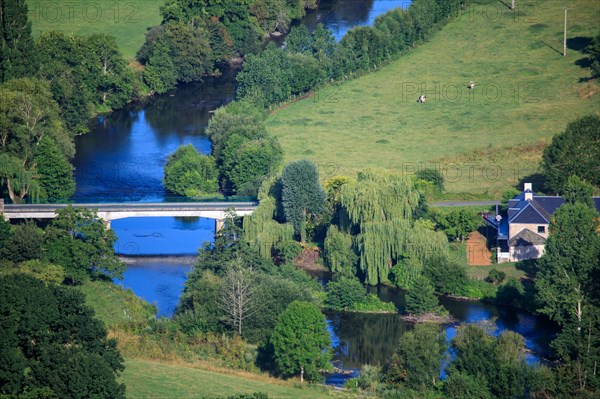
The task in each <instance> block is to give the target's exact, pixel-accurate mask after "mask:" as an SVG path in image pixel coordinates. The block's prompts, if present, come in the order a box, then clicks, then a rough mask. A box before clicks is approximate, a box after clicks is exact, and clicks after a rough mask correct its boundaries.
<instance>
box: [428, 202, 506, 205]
mask: <svg viewBox="0 0 600 399" xmlns="http://www.w3.org/2000/svg"><path fill="white" fill-rule="evenodd" d="M497 202H498V201H442V202H432V203H431V204H430V205H431V206H491V205H496V203H497Z"/></svg>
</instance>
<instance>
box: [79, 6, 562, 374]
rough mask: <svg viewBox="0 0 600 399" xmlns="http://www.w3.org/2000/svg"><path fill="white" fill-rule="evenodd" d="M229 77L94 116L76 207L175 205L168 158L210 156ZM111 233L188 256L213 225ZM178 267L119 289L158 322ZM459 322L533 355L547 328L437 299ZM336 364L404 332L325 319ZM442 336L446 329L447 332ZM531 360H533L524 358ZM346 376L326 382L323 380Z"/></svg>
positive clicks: (157, 251)
mask: <svg viewBox="0 0 600 399" xmlns="http://www.w3.org/2000/svg"><path fill="white" fill-rule="evenodd" d="M409 4H410V1H395V0H380V1H359V0H321V1H320V5H319V8H318V9H316V10H312V11H310V12H309V13H308V14H307V16H306V17H305V18H304V19H303V21H301V22H300V23H303V24H306V25H307V26H308V27H309V29H312V28H314V26H316V24H317V23H323V24H324V25H325V26H326V27H327V28H329V29H331V30H332V31H333V33H334V35H335V36H336V38H337V39H338V40H340V39H341V37H342V36H343V35H344V34H345V33H346V32H347V31H348V30H349V29H350V28H352V27H354V26H363V25H370V24H372V23H373V21H374V19H375V18H376V17H377V16H378V15H381V14H382V13H384V12H386V11H388V10H390V9H392V8H395V7H406V6H408V5H409ZM235 73H236V71H233V70H229V71H225V73H224V74H223V76H221V77H219V78H207V79H206V80H205V81H204V82H199V83H192V84H187V85H182V86H180V87H178V88H177V89H176V90H174V91H173V92H171V93H168V94H166V95H163V96H157V97H153V98H150V99H147V100H146V101H144V102H142V103H138V104H134V105H131V106H129V107H127V108H125V109H123V110H119V111H116V112H114V113H112V114H110V115H108V116H103V117H99V118H98V119H97V121H96V122H95V123H94V125H93V126H92V131H91V132H90V133H89V134H87V135H85V136H82V137H79V138H78V139H77V142H76V145H77V155H76V158H75V160H74V163H75V167H76V171H75V177H76V181H77V191H76V193H75V195H74V197H73V199H74V200H76V201H77V202H87V203H92V202H123V201H144V202H151V201H157V202H163V201H176V200H180V198H178V197H174V196H172V195H170V194H169V193H168V192H166V191H165V189H164V187H163V185H162V177H163V165H164V163H165V160H166V158H167V156H168V155H169V154H170V153H172V152H173V151H175V149H176V148H177V147H178V146H180V145H182V144H193V145H194V146H195V147H196V148H197V149H198V150H199V151H201V152H203V153H209V152H210V149H211V144H210V141H209V140H208V139H207V138H206V137H205V136H203V133H204V130H205V128H206V126H207V124H208V120H209V118H210V116H211V111H214V110H215V109H217V108H218V107H219V106H221V105H224V104H226V103H228V102H230V101H232V100H233V98H234V95H235V90H236V83H235ZM112 228H113V229H114V230H115V231H116V233H117V236H118V237H119V241H118V243H117V244H116V245H115V251H116V252H117V253H119V254H123V255H185V254H194V253H196V252H197V249H198V248H199V247H200V246H201V245H202V243H203V242H211V241H212V236H213V233H214V222H213V221H212V220H208V219H201V218H132V219H123V220H116V221H113V223H112ZM189 270H190V266H189V265H186V264H185V263H184V262H181V263H177V262H173V261H172V260H166V259H163V260H161V259H160V258H158V259H156V258H153V259H152V260H146V261H142V262H138V263H137V264H135V265H130V266H129V267H128V269H127V271H126V272H125V277H124V279H123V280H122V281H121V282H119V284H121V285H123V286H124V287H127V288H131V289H132V290H133V291H134V292H135V293H136V294H137V295H139V296H140V297H142V298H144V299H146V300H148V301H149V302H151V303H155V304H156V305H157V307H158V313H159V315H161V316H170V315H171V314H172V313H173V311H174V309H175V306H176V304H177V301H178V299H179V296H180V294H181V291H182V289H183V284H184V282H185V280H186V273H187V272H188V271H189ZM378 294H379V295H380V296H381V297H382V298H384V299H386V300H393V301H394V302H395V303H396V304H397V305H398V306H399V307H400V308H401V307H402V306H403V300H404V299H403V298H404V297H403V295H402V293H400V292H396V291H393V290H389V289H385V288H380V289H379V292H378ZM442 302H443V304H444V306H445V307H446V308H447V309H448V310H449V311H450V313H451V314H452V315H453V316H454V317H455V318H456V319H457V320H459V321H460V322H469V323H471V322H480V321H486V320H489V321H491V325H492V326H493V329H494V330H495V333H499V332H501V331H503V330H505V329H510V330H514V331H517V332H519V333H521V334H523V335H524V336H525V338H526V342H527V346H528V347H529V348H530V349H531V350H532V351H533V352H534V353H542V352H543V350H544V348H546V347H547V343H548V341H549V339H550V338H551V337H552V335H553V333H554V331H555V328H554V326H553V325H551V324H550V323H548V322H546V321H545V320H543V319H540V318H536V317H534V316H532V315H529V314H527V313H524V312H519V311H515V310H512V309H505V308H501V307H497V306H493V305H487V304H481V303H470V302H460V301H454V300H449V299H443V300H442ZM327 319H328V324H329V330H330V332H331V334H332V341H333V344H334V351H335V360H336V362H337V364H336V365H337V366H339V367H344V368H348V369H354V370H357V369H358V368H360V367H361V366H363V365H365V364H372V365H377V364H381V363H382V362H383V361H384V359H386V358H389V357H390V356H391V354H392V353H393V352H394V350H395V348H396V345H397V342H398V338H399V337H400V335H401V334H402V332H403V331H405V330H406V329H407V328H410V326H409V325H407V324H406V323H404V322H403V321H402V320H401V319H400V318H399V316H398V315H365V314H344V313H329V314H327ZM447 334H448V337H449V338H450V337H452V335H453V334H454V326H450V327H448V329H447ZM532 359H533V360H535V356H534V355H532ZM345 378H347V377H344V376H335V375H334V376H330V377H329V378H328V383H331V384H341V383H343V380H344V379H345Z"/></svg>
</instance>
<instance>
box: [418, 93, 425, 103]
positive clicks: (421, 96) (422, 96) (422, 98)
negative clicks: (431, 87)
mask: <svg viewBox="0 0 600 399" xmlns="http://www.w3.org/2000/svg"><path fill="white" fill-rule="evenodd" d="M426 100H427V97H425V96H424V95H422V94H421V95H420V96H419V99H418V100H417V102H419V103H421V104H423V103H424V102H425V101H426Z"/></svg>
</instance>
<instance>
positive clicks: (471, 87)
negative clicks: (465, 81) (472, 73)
mask: <svg viewBox="0 0 600 399" xmlns="http://www.w3.org/2000/svg"><path fill="white" fill-rule="evenodd" d="M474 88H475V82H473V81H471V82H469V89H471V90H473V89H474Z"/></svg>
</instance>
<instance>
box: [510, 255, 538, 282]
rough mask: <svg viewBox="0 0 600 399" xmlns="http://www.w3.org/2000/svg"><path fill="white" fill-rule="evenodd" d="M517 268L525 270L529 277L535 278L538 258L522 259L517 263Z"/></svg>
mask: <svg viewBox="0 0 600 399" xmlns="http://www.w3.org/2000/svg"><path fill="white" fill-rule="evenodd" d="M515 267H516V268H517V270H521V271H523V272H525V275H526V276H527V277H528V278H535V274H536V271H537V259H529V260H522V261H520V262H517V264H516V265H515Z"/></svg>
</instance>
